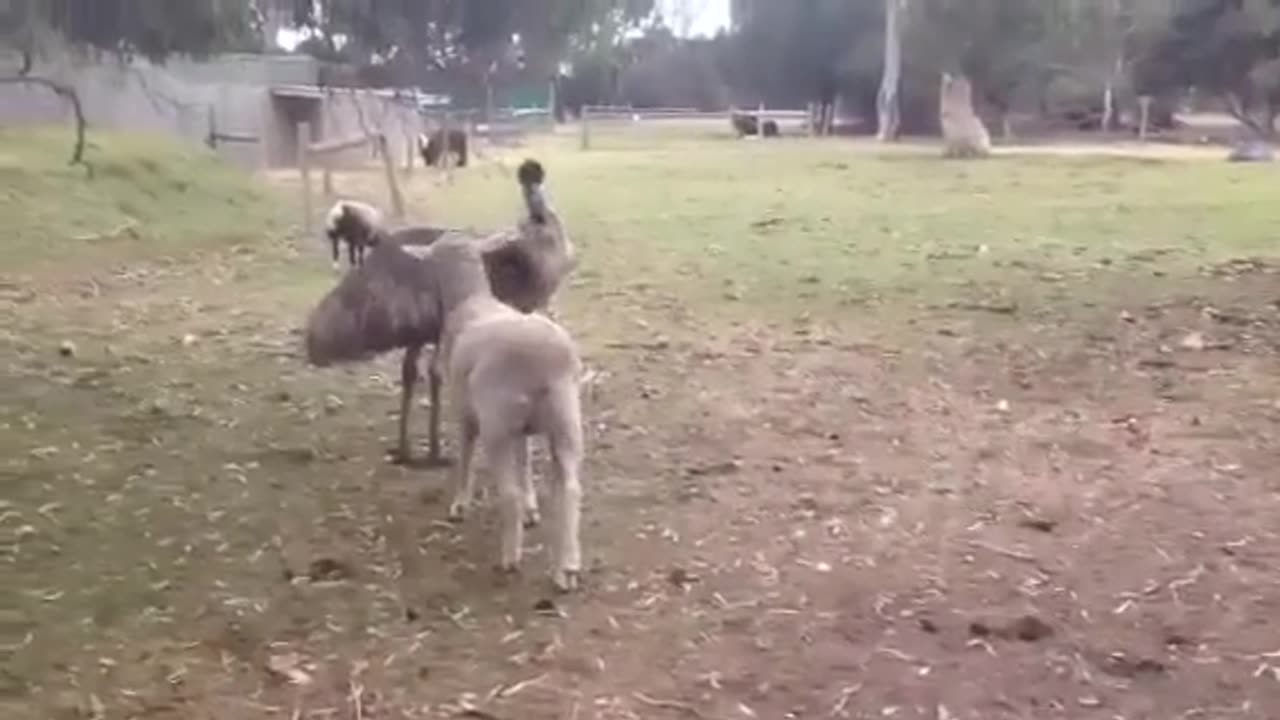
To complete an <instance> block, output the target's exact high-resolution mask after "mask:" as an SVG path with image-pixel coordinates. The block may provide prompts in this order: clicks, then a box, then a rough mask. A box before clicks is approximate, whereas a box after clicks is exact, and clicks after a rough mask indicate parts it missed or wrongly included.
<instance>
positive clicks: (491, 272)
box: [306, 160, 577, 464]
mask: <svg viewBox="0 0 1280 720" xmlns="http://www.w3.org/2000/svg"><path fill="white" fill-rule="evenodd" d="M544 175H545V173H544V172H543V170H542V166H541V165H540V164H539V163H538V162H537V161H536V160H526V161H525V162H524V163H523V164H522V165H521V167H520V171H519V178H520V183H521V188H522V191H523V193H524V199H525V211H526V215H525V217H524V218H523V219H522V220H521V221H520V223H519V224H518V226H517V228H516V229H515V230H513V231H506V232H502V233H498V234H496V235H492V236H490V237H488V238H484V239H481V238H478V237H476V236H475V235H474V234H471V233H462V232H459V231H450V230H445V229H442V228H434V227H424V226H411V227H405V228H401V229H398V230H395V231H392V232H387V233H384V234H382V235H381V239H380V240H379V242H377V243H376V244H374V245H373V246H372V248H371V250H370V251H369V253H368V255H367V256H366V257H365V258H364V261H363V262H362V263H361V264H360V265H359V266H357V267H356V268H355V269H354V270H353V271H352V272H349V273H347V274H346V276H344V277H343V279H342V281H341V282H340V283H339V284H338V286H337V287H335V288H334V289H333V290H331V291H330V292H329V294H328V295H326V296H325V297H324V298H323V299H322V300H321V301H320V304H319V305H318V306H317V307H316V308H315V309H314V310H313V311H312V313H311V315H310V317H309V319H308V321H307V328H306V344H307V358H308V360H309V361H310V362H311V363H312V364H313V365H316V366H319V367H324V366H327V365H331V364H334V363H345V362H358V361H363V360H367V359H370V358H372V357H375V356H377V355H381V354H383V353H386V352H389V351H391V350H396V349H404V351H405V354H404V359H403V361H402V364H401V396H400V422H399V444H398V447H397V449H396V460H397V461H398V462H408V461H409V460H410V451H409V432H408V418H409V411H410V408H411V407H412V405H413V394H414V387H415V386H416V384H417V382H418V380H419V373H418V362H419V359H420V358H421V354H422V350H423V348H424V347H425V346H427V345H435V344H437V343H438V342H439V339H440V332H441V324H442V323H443V318H442V317H441V311H440V299H439V282H440V279H439V277H438V274H437V271H436V270H435V269H434V266H432V265H431V264H430V263H427V262H425V260H424V258H425V256H426V254H427V253H428V252H429V250H430V247H431V246H432V245H433V244H434V243H435V242H436V241H437V240H439V239H440V238H441V237H442V236H444V235H445V234H457V235H464V236H466V237H468V238H470V239H471V240H472V241H474V242H483V243H484V251H483V253H482V259H483V263H484V267H485V273H486V276H487V277H488V280H489V284H490V286H491V287H492V290H493V294H494V296H495V297H496V298H497V299H498V300H499V301H501V302H503V303H506V304H508V305H511V306H512V307H514V308H516V309H517V310H519V311H520V312H523V313H530V312H534V311H535V310H539V309H544V308H546V307H547V306H548V304H549V303H550V300H551V297H552V296H553V295H554V294H555V292H556V291H557V290H558V289H559V287H560V285H561V284H562V283H563V282H564V280H565V278H566V277H567V276H568V275H569V273H571V272H572V271H573V269H574V268H575V267H576V265H577V260H576V258H575V252H574V247H573V243H572V241H571V240H570V239H569V236H568V234H567V233H566V232H565V229H564V226H563V224H562V223H561V221H560V218H559V216H558V214H557V213H556V212H555V211H554V210H553V209H552V208H550V207H549V205H548V204H547V202H546V199H545V197H544V196H543V194H542V188H541V185H542V180H543V178H544ZM428 379H429V381H430V384H429V390H430V397H431V418H430V428H429V447H430V455H429V458H428V460H429V462H431V463H435V464H439V463H442V462H443V457H442V456H441V454H440V440H439V427H440V415H439V408H440V386H441V371H440V368H438V367H437V361H436V360H435V359H433V360H432V362H431V364H430V372H429V374H428Z"/></svg>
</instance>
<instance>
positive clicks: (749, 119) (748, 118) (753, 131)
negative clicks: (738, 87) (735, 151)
mask: <svg viewBox="0 0 1280 720" xmlns="http://www.w3.org/2000/svg"><path fill="white" fill-rule="evenodd" d="M729 122H730V123H732V125H733V129H734V130H736V131H737V133H738V136H739V137H743V136H746V135H759V134H761V133H760V130H761V128H762V127H763V129H764V136H765V137H778V136H779V135H781V132H779V129H778V122H777V121H776V120H765V121H764V124H763V126H762V125H761V124H760V119H759V118H758V117H756V116H755V115H751V114H749V113H741V112H735V113H733V114H731V115H730V116H729Z"/></svg>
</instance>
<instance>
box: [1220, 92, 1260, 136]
mask: <svg viewBox="0 0 1280 720" xmlns="http://www.w3.org/2000/svg"><path fill="white" fill-rule="evenodd" d="M1226 99H1227V112H1228V113H1230V114H1231V117H1233V118H1235V119H1236V120H1238V121H1240V123H1241V124H1242V125H1244V126H1245V127H1247V128H1249V129H1250V130H1252V131H1253V132H1254V133H1256V134H1257V135H1258V136H1259V137H1265V136H1266V133H1264V132H1263V130H1262V126H1261V125H1260V124H1259V123H1258V121H1257V120H1256V119H1254V117H1253V116H1252V115H1250V114H1249V109H1248V108H1247V107H1245V104H1244V102H1243V101H1242V100H1241V99H1240V96H1239V95H1237V94H1236V93H1233V92H1229V93H1227V94H1226Z"/></svg>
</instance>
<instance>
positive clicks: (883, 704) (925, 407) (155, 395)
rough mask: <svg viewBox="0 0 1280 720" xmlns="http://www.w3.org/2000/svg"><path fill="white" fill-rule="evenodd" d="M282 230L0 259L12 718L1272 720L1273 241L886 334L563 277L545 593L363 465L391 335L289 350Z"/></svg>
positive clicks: (540, 573)
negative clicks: (1069, 297)
mask: <svg viewBox="0 0 1280 720" xmlns="http://www.w3.org/2000/svg"><path fill="white" fill-rule="evenodd" d="M273 253H281V254H283V255H277V254H273ZM282 256H283V257H296V256H289V255H288V254H287V253H285V251H284V250H281V249H278V248H276V249H272V250H269V251H260V252H259V251H250V250H245V249H243V248H239V249H234V250H232V251H229V252H228V253H225V254H222V255H218V256H216V257H215V256H206V257H204V258H203V259H201V260H199V261H196V262H194V263H174V264H163V263H157V264H152V265H147V266H145V267H143V268H134V269H132V270H130V271H129V272H127V273H117V274H115V275H112V276H110V277H98V278H97V279H95V280H94V282H93V283H92V284H91V285H88V284H85V283H83V282H81V281H79V280H75V281H71V280H64V281H60V282H57V283H53V282H51V281H48V280H38V281H37V280H20V279H10V280H7V281H6V282H5V284H4V285H2V286H0V295H2V297H3V301H4V303H5V306H6V307H7V308H8V311H7V317H8V318H9V319H11V320H12V322H11V323H6V327H5V329H4V330H3V346H4V348H5V353H4V355H5V361H4V377H3V383H0V388H2V389H0V393H2V394H3V403H0V407H2V408H3V409H2V410H0V413H2V414H0V427H3V429H4V432H3V434H4V435H5V436H6V437H7V439H6V440H5V441H4V442H3V448H4V450H5V452H6V459H5V460H4V464H3V465H0V478H3V481H4V484H5V487H6V488H7V489H9V490H10V491H11V492H7V493H6V495H5V499H4V500H3V501H0V531H3V532H5V533H7V534H8V535H9V537H10V540H11V541H10V542H9V544H7V545H5V546H3V548H0V550H2V551H3V560H4V567H5V568H7V570H6V571H5V572H6V578H5V582H4V585H5V586H8V588H7V590H6V594H8V590H11V589H14V588H17V589H18V592H17V593H13V596H14V600H15V603H14V607H13V608H12V609H11V608H5V607H2V606H0V620H3V622H2V623H0V627H3V628H4V629H5V630H6V634H5V635H4V637H5V638H6V639H5V640H4V644H5V646H4V647H3V648H2V649H0V651H2V652H3V655H0V658H3V660H4V665H3V666H0V709H4V715H5V716H6V717H14V718H27V717H30V718H58V719H62V718H67V719H70V718H113V719H114V718H148V719H158V718H175V719H176V718H184V719H191V718H260V717H261V718H274V717H279V718H316V719H318V720H323V719H329V718H334V719H337V718H342V719H347V718H351V719H355V720H361V719H368V720H373V719H375V718H454V717H470V718H480V719H482V720H494V719H496V720H523V719H529V720H542V719H544V718H546V719H551V718H555V719H557V720H577V719H579V718H581V719H582V720H588V719H591V718H596V719H599V720H612V719H615V718H617V719H621V718H673V719H679V718H683V719H685V720H712V719H717V720H727V719H729V718H770V719H773V718H902V719H904V720H905V719H909V718H928V719H930V720H935V719H936V720H945V719H947V718H972V719H974V720H977V719H979V718H981V719H983V720H986V719H993V718H1050V717H1062V718H1082V719H1093V718H1097V719H1099V720H1101V719H1104V718H1105V719H1107V720H1111V719H1114V718H1125V719H1127V720H1135V719H1138V718H1151V719H1156V718H1159V719H1162V720H1168V719H1170V718H1182V719H1188V720H1189V719H1193V718H1205V719H1209V718H1215V719H1216V718H1270V717H1275V716H1276V715H1277V714H1278V713H1280V621H1278V620H1277V618H1280V612H1278V611H1280V580H1278V579H1277V578H1280V576H1278V575H1277V573H1276V572H1275V568H1276V567H1277V564H1278V563H1280V538H1278V536H1277V528H1280V524H1278V523H1277V522H1276V515H1277V514H1276V500H1277V490H1278V489H1280V485H1278V483H1280V474H1277V472H1276V470H1275V468H1276V466H1277V464H1278V463H1280V436H1278V435H1277V429H1278V424H1280V375H1278V374H1277V365H1276V358H1277V352H1278V351H1280V265H1270V264H1267V263H1264V262H1247V263H1244V262H1242V263H1236V264H1233V265H1230V266H1225V267H1223V266H1220V267H1215V268H1206V269H1205V271H1204V272H1202V273H1201V274H1200V275H1199V276H1198V277H1193V278H1186V279H1184V280H1181V281H1179V282H1177V283H1174V282H1171V281H1156V280H1143V281H1142V282H1135V283H1134V284H1135V287H1134V288H1133V289H1132V291H1131V294H1130V295H1128V296H1126V297H1120V298H1108V299H1107V301H1106V302H1104V303H1100V304H1099V305H1098V306H1096V307H1095V308H1094V309H1095V310H1096V312H1094V313H1092V314H1084V313H1082V312H1081V311H1080V310H1079V308H1076V307H1071V308H1066V309H1062V310H1055V309H1054V308H1053V307H1049V306H1046V307H1041V308H1034V309H1032V310H1031V311H1027V310H1024V309H1015V308H1005V307H999V306H986V305H963V304H960V305H954V306H946V305H920V306H919V307H917V308H916V309H915V311H914V312H913V313H912V315H911V317H910V318H909V321H908V325H909V327H910V333H911V338H912V339H911V340H909V341H907V340H903V339H902V338H903V336H902V335H901V334H897V335H895V334H893V333H884V332H881V330H882V328H878V327H872V326H871V323H870V322H869V323H868V326H867V327H866V328H864V329H863V330H861V331H859V330H857V329H854V330H850V329H848V326H844V327H842V329H841V331H839V332H836V331H835V330H833V329H832V327H831V326H828V325H824V324H822V323H819V322H816V321H813V322H810V321H807V320H806V319H805V318H803V317H801V318H797V319H793V320H788V321H775V320H766V319H763V318H760V319H754V320H753V319H749V318H739V319H736V320H733V321H726V322H719V321H715V322H712V321H710V320H708V319H706V318H705V317H702V316H700V315H699V314H698V313H697V312H696V310H695V309H691V308H689V307H687V306H686V305H685V304H684V302H683V301H682V299H681V298H679V297H673V296H669V295H666V294H664V293H663V292H661V291H657V290H652V289H650V290H646V289H644V288H643V287H638V288H631V289H628V290H626V291H612V290H608V289H607V288H604V289H602V288H601V287H599V286H591V287H589V288H588V290H587V291H585V294H586V297H585V298H582V299H580V300H579V301H578V302H577V304H575V305H573V306H572V307H571V308H570V310H569V311H568V312H569V316H570V317H571V318H578V319H581V320H582V322H580V323H579V324H577V325H574V327H575V332H577V333H578V336H579V339H580V341H581V342H582V343H583V346H584V347H585V348H586V349H587V362H588V365H589V369H590V373H589V378H590V380H589V383H588V384H587V386H586V387H585V388H584V393H585V398H586V411H587V415H588V418H589V428H588V443H589V458H588V462H587V466H586V469H585V485H586V500H585V511H584V537H583V541H584V550H585V552H586V555H587V558H588V562H589V564H590V570H589V572H588V573H587V576H586V578H585V587H584V589H583V590H582V591H581V592H580V593H578V594H576V595H573V596H567V597H566V596H556V595H553V594H552V593H551V592H550V590H549V584H548V580H547V577H546V572H545V571H546V556H545V553H544V552H543V550H542V534H541V531H534V532H533V533H532V534H531V535H530V536H529V543H530V544H529V549H530V551H531V552H530V553H529V554H528V555H527V560H526V567H525V572H524V574H523V576H521V577H518V578H514V579H501V578H499V577H497V576H496V574H495V573H494V572H493V571H492V570H491V565H492V563H493V559H494V557H495V556H496V534H495V525H494V523H495V517H494V513H493V512H492V511H491V510H490V509H488V508H487V507H485V508H484V509H482V510H481V511H480V512H477V513H476V514H474V515H473V516H472V517H471V518H470V519H469V521H468V522H467V523H465V524H464V525H462V526H454V525H450V524H449V523H446V522H444V514H445V501H444V500H443V498H444V497H445V488H446V483H447V474H446V472H444V471H428V470H412V469H402V468H398V467H394V466H392V465H390V464H389V463H387V462H386V460H385V458H384V456H383V451H384V450H385V449H386V448H387V447H389V446H390V443H391V440H390V438H391V436H392V434H393V430H394V415H393V413H394V411H395V400H394V398H395V393H396V385H395V380H396V378H397V370H396V368H397V365H396V362H397V361H396V359H395V358H387V359H384V360H381V361H379V362H377V363H375V364H370V365H364V366H355V367H352V368H349V369H346V370H342V371H336V372H327V373H317V372H315V371H312V370H309V369H307V368H306V367H305V366H303V365H302V363H301V361H300V358H299V355H298V349H297V347H296V345H297V330H296V328H297V325H298V322H299V319H300V318H301V317H303V315H302V313H303V312H304V311H305V308H306V307H307V306H309V305H310V304H311V303H312V302H314V299H315V292H314V290H315V289H314V288H313V287H298V288H288V287H282V278H287V277H290V276H289V275H287V274H284V273H285V271H283V270H281V269H280V267H282V266H283V265H281V264H280V263H281V262H282V261H281V260H280V257H282ZM578 291H579V292H584V291H582V290H581V289H578ZM571 292H572V291H571ZM606 296H607V298H608V302H609V313H608V314H610V315H612V316H615V317H617V318H635V320H634V322H635V323H637V324H638V325H639V326H643V327H649V326H650V325H651V324H654V323H662V327H663V329H664V330H663V333H661V336H655V334H654V333H652V332H646V333H640V332H633V333H627V332H624V331H623V330H620V329H619V327H620V326H619V325H618V324H617V322H615V323H614V324H609V325H605V324H603V323H602V321H601V320H600V317H599V316H600V315H602V314H603V313H601V312H599V311H592V310H591V309H590V308H592V307H593V306H594V305H595V304H596V303H599V302H602V301H603V300H604V298H605V297H606ZM1085 305H1086V306H1089V305H1090V304H1089V303H1085ZM590 318H594V319H590ZM853 325H854V327H855V328H856V323H854V324H853ZM64 340H71V341H73V342H74V343H75V347H74V348H69V347H68V348H64V349H63V352H62V353H60V352H59V347H60V343H61V342H62V341H64ZM425 416H426V413H425V410H424V409H422V408H419V409H418V410H417V414H416V416H415V421H416V428H417V430H419V431H421V430H422V429H423V427H424V424H425ZM418 434H419V435H421V434H422V433H421V432H419V433H418ZM538 453H539V454H538V456H537V461H536V463H537V464H538V465H539V466H540V465H541V461H542V454H541V448H539V450H538ZM539 469H540V467H539ZM10 572H12V573H13V574H12V575H8V573H10ZM11 579H12V582H11V581H10V580H11Z"/></svg>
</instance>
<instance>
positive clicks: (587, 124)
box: [578, 105, 591, 150]
mask: <svg viewBox="0 0 1280 720" xmlns="http://www.w3.org/2000/svg"><path fill="white" fill-rule="evenodd" d="M578 122H579V123H581V125H582V149H583V150H590V149H591V108H590V107H588V106H586V105H583V106H582V109H581V110H579V111H578Z"/></svg>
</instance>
